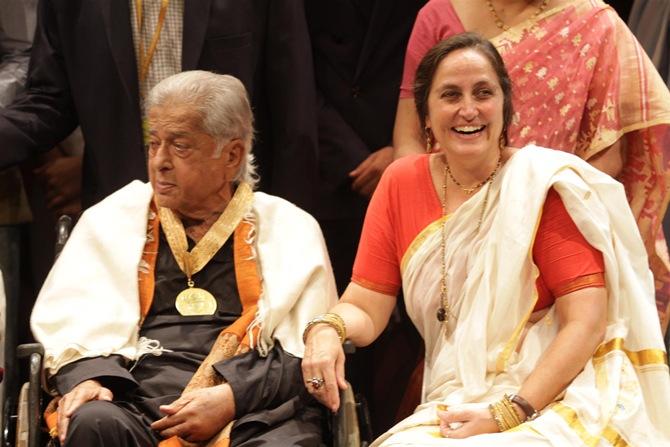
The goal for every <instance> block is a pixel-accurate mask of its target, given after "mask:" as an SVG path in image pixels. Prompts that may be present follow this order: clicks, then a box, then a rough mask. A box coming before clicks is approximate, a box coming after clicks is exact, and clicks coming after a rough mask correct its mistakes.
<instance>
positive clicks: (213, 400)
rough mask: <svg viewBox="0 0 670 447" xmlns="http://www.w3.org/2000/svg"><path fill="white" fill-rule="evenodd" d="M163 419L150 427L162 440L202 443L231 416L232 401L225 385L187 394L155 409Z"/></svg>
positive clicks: (233, 409)
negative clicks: (173, 437) (176, 439)
mask: <svg viewBox="0 0 670 447" xmlns="http://www.w3.org/2000/svg"><path fill="white" fill-rule="evenodd" d="M159 410H160V411H161V413H163V414H165V415H166V416H165V417H163V418H161V419H159V420H157V421H156V422H154V423H153V424H151V428H152V429H153V430H156V431H157V432H159V433H160V435H161V436H162V437H164V438H170V437H172V436H179V437H180V438H181V439H183V440H185V441H191V442H193V441H206V440H208V439H210V438H211V437H213V436H214V435H216V434H217V433H218V432H220V431H221V430H222V429H223V428H224V427H225V426H226V425H228V423H229V422H230V421H232V420H233V418H234V417H235V398H234V396H233V390H232V388H231V387H230V385H229V384H227V383H224V384H221V385H217V386H213V387H209V388H201V389H198V390H195V391H189V392H186V393H184V394H182V396H181V397H180V398H179V399H177V400H175V401H174V402H172V403H171V404H169V405H161V406H160V407H159Z"/></svg>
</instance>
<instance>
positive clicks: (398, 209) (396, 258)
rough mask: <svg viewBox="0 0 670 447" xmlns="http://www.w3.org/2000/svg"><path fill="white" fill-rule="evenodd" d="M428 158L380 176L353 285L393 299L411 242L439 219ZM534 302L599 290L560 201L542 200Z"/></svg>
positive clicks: (594, 260)
mask: <svg viewBox="0 0 670 447" xmlns="http://www.w3.org/2000/svg"><path fill="white" fill-rule="evenodd" d="M429 158H430V157H429V156H428V155H414V156H408V157H404V158H402V159H400V160H397V161H396V162H394V163H392V164H391V165H390V166H389V167H388V168H387V170H386V172H385V173H384V175H383V176H382V179H381V181H380V182H379V185H378V186H377V189H376V191H375V193H374V195H373V197H372V200H371V201H370V205H369V206H368V211H367V214H366V216H365V223H364V225H363V233H362V234H361V241H360V243H359V245H358V253H357V255H356V261H355V262H354V270H353V275H352V281H353V282H355V283H357V284H359V285H361V286H363V287H366V288H368V289H371V290H375V291H377V292H381V293H384V294H387V295H397V293H398V290H399V289H400V287H401V278H400V263H401V260H402V256H403V254H404V253H405V251H406V250H407V248H408V247H409V245H410V244H411V242H412V241H413V240H414V238H415V237H416V236H417V235H418V234H419V233H420V232H421V230H423V229H424V228H425V227H426V226H428V225H429V224H430V223H431V222H434V221H436V220H437V219H439V218H440V217H441V215H442V205H441V203H440V199H439V197H438V196H437V192H436V191H435V188H434V186H433V182H432V179H431V175H430V167H429ZM533 260H534V262H535V264H536V265H537V267H538V269H539V271H540V276H539V277H538V279H537V283H536V284H537V290H538V295H539V297H538V302H537V304H536V306H535V310H540V309H543V308H545V307H549V306H551V305H552V304H553V302H554V300H555V298H556V297H560V296H563V295H565V294H567V293H570V292H574V291H575V290H579V289H583V288H586V287H604V286H605V280H604V275H603V272H604V263H603V257H602V254H601V253H600V252H599V251H598V250H596V249H595V248H593V247H592V246H591V245H589V243H588V242H587V241H586V239H584V237H583V236H582V234H581V233H580V232H579V230H578V229H577V226H576V225H575V223H574V222H573V221H572V219H571V218H570V215H569V214H568V212H567V210H566V209H565V206H564V205H563V202H562V201H561V198H560V196H559V195H558V193H557V192H556V191H554V190H553V189H551V190H550V191H549V193H548V194H547V198H546V200H545V203H544V208H543V212H542V218H541V219H540V225H539V227H538V230H537V234H536V237H535V243H534V245H533Z"/></svg>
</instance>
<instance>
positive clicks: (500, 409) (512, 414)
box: [489, 395, 523, 432]
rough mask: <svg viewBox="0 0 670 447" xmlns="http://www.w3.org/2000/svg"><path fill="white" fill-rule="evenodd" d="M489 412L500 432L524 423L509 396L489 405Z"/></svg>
mask: <svg viewBox="0 0 670 447" xmlns="http://www.w3.org/2000/svg"><path fill="white" fill-rule="evenodd" d="M489 412H490V413H491V416H492V417H493V420H494V421H495V423H496V425H497V426H498V430H500V432H504V431H507V430H510V429H512V428H514V427H516V426H517V425H521V424H522V423H523V421H522V420H521V418H520V417H519V413H518V412H517V411H516V408H514V404H513V403H512V400H511V399H510V397H509V396H508V395H505V396H504V397H503V398H502V399H501V400H499V401H497V402H493V403H492V404H489Z"/></svg>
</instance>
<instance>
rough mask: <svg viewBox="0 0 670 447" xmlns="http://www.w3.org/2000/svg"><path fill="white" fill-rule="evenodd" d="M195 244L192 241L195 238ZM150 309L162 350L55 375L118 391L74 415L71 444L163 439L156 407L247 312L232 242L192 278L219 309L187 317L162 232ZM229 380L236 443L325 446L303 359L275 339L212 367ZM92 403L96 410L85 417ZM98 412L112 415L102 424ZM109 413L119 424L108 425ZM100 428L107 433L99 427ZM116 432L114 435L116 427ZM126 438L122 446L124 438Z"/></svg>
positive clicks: (60, 385)
mask: <svg viewBox="0 0 670 447" xmlns="http://www.w3.org/2000/svg"><path fill="white" fill-rule="evenodd" d="M189 245H190V247H189V248H192V246H193V243H192V241H189ZM155 272H156V273H155V292H154V299H153V302H152V305H151V308H150V310H149V312H148V314H147V316H146V318H145V320H144V323H143V325H142V327H141V329H140V337H146V338H147V339H150V340H157V341H158V342H159V343H160V345H161V346H162V348H163V349H164V350H163V352H162V354H161V355H158V356H155V355H152V354H148V355H145V356H143V357H141V358H140V359H139V360H138V361H137V362H134V363H132V364H126V361H125V359H123V358H122V357H120V356H110V357H95V358H89V359H83V360H80V361H77V362H74V363H71V364H69V365H66V366H64V367H63V368H61V370H60V371H59V372H58V373H57V374H56V375H55V376H54V378H53V380H54V385H55V386H56V389H57V390H58V391H59V393H60V394H65V393H67V392H69V391H70V390H71V389H72V388H73V387H74V386H75V385H77V384H78V383H81V382H82V381H84V380H87V379H97V380H99V381H100V382H101V383H102V384H103V386H106V387H108V388H110V389H111V390H112V392H113V393H114V399H115V401H114V404H115V405H116V406H117V407H120V408H122V409H123V410H121V411H119V409H118V408H113V409H109V411H107V410H105V409H104V408H105V406H106V405H111V404H107V403H100V402H99V403H95V404H91V403H89V404H85V405H84V406H82V407H80V411H78V412H77V413H75V415H74V416H73V418H72V421H71V424H70V428H69V429H68V440H67V441H66V445H94V444H95V445H103V444H100V442H103V443H105V445H110V446H112V445H114V446H119V445H128V446H133V445H142V446H143V445H155V444H156V443H157V442H158V441H160V439H159V437H158V435H157V434H156V433H154V432H152V431H151V429H150V428H149V425H150V424H151V422H153V421H155V420H158V419H160V418H161V417H163V415H162V414H161V413H160V411H159V410H158V407H159V406H160V405H165V404H169V403H171V402H173V401H174V400H176V399H177V398H178V397H179V396H180V395H181V393H182V391H183V389H184V388H185V387H186V385H187V384H188V382H189V380H190V379H191V377H192V376H193V374H194V373H195V371H196V370H197V369H198V367H199V365H200V363H201V362H202V361H203V360H204V359H205V357H206V356H207V354H208V353H209V351H210V349H211V347H212V345H213V344H214V341H215V340H216V338H217V336H218V335H219V333H220V332H221V330H222V329H223V328H225V327H227V326H228V325H230V324H231V323H232V322H234V321H235V320H236V319H237V318H238V317H239V316H240V314H241V312H242V305H241V302H240V297H239V293H238V290H237V283H236V280H235V270H234V261H233V240H232V238H230V239H229V240H228V241H227V242H226V244H225V245H224V246H223V247H222V248H221V249H220V250H219V251H218V252H217V253H216V254H215V255H214V258H213V259H212V260H211V261H210V262H209V263H208V264H207V265H206V266H205V267H204V268H203V269H202V270H201V271H200V272H198V273H196V274H195V275H194V276H193V280H194V282H195V285H196V287H201V288H203V289H206V290H208V291H210V292H211V293H212V294H213V295H214V297H215V298H216V301H217V309H216V312H215V313H214V315H205V316H182V315H180V314H179V313H178V312H177V310H176V308H175V305H174V303H175V297H176V296H177V294H178V293H179V292H180V291H182V290H184V289H185V288H186V277H185V275H184V273H183V272H182V271H181V270H180V269H179V266H178V265H177V262H176V261H175V258H174V256H173V255H172V252H171V251H170V248H169V246H168V244H167V241H166V240H165V236H164V234H163V232H162V231H161V233H160V243H159V250H158V256H157V259H156V270H155ZM214 368H215V369H216V370H217V372H219V373H220V374H221V376H222V377H223V378H224V379H225V380H226V381H227V382H228V383H229V384H230V386H231V388H232V390H233V395H234V397H235V411H236V415H235V417H236V419H237V421H236V423H235V425H234V427H233V431H232V436H231V437H232V443H231V445H234V446H243V445H245V442H246V441H247V440H250V439H253V440H254V445H262V444H257V442H258V441H261V440H263V439H265V440H266V443H267V445H287V446H288V445H304V446H314V445H319V443H320V439H321V434H320V431H321V415H322V412H321V411H322V410H321V409H320V407H319V406H318V404H317V403H316V402H315V401H314V400H313V398H312V397H311V396H309V394H308V393H307V392H306V390H305V387H304V385H303V383H302V373H301V370H300V359H299V358H296V357H293V356H291V355H290V354H288V353H286V352H284V351H283V349H282V348H281V346H280V345H279V344H277V345H276V346H275V347H274V349H273V350H272V351H271V352H270V353H269V355H268V356H267V357H265V358H263V357H260V356H259V355H258V353H257V352H256V351H251V352H249V353H247V354H243V355H240V356H237V357H234V358H232V359H229V360H227V361H223V362H220V363H217V364H215V365H214ZM87 407H90V408H91V413H94V415H93V416H91V415H88V416H87V415H81V414H80V413H83V412H85V411H87ZM100 413H102V414H104V419H106V420H107V421H106V422H105V423H103V424H99V423H98V422H99V420H100V419H101V416H100ZM110 418H111V419H112V420H113V421H114V423H109V422H110ZM101 430H103V431H105V433H101ZM110 431H111V432H114V433H111V432H110ZM119 431H122V432H123V434H119V433H118V432H119ZM120 442H121V443H122V444H119V443H120Z"/></svg>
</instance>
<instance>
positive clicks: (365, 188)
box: [349, 146, 393, 198]
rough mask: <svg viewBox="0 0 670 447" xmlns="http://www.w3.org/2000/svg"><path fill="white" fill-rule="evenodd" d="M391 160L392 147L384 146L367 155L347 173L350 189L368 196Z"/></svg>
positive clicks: (373, 190)
mask: <svg viewBox="0 0 670 447" xmlns="http://www.w3.org/2000/svg"><path fill="white" fill-rule="evenodd" d="M392 161H393V148H392V147H391V146H386V147H383V148H381V149H378V150H376V151H375V152H373V153H371V154H370V155H368V158H366V159H365V160H363V161H362V162H361V164H359V165H358V166H357V167H356V169H354V170H353V171H351V172H350V173H349V177H351V179H352V184H351V189H353V190H354V191H356V192H357V193H359V194H360V195H362V196H364V197H367V198H370V196H372V193H373V192H375V188H376V187H377V183H379V179H380V178H381V176H382V173H383V172H384V170H385V169H386V167H387V166H388V165H389V164H391V162H392Z"/></svg>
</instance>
